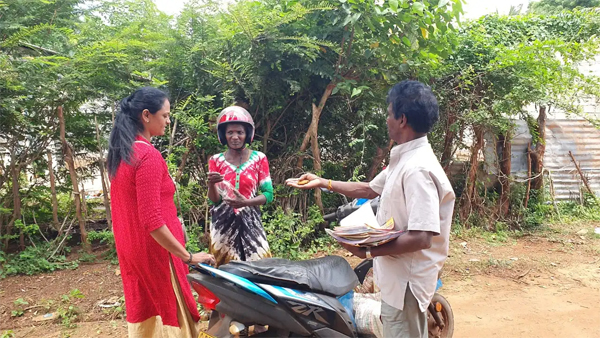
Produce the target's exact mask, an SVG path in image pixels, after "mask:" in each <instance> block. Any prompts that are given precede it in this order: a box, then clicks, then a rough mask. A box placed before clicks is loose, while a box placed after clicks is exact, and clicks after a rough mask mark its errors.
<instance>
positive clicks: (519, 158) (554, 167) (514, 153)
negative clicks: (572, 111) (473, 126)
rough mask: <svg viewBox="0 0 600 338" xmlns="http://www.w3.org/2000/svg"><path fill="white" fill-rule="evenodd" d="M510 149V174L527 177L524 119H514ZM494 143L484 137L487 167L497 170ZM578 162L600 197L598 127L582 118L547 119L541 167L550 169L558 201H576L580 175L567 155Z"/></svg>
mask: <svg viewBox="0 0 600 338" xmlns="http://www.w3.org/2000/svg"><path fill="white" fill-rule="evenodd" d="M515 124H516V126H515V130H516V131H515V136H514V138H513V140H512V149H511V157H512V159H511V160H512V163H511V174H512V175H513V176H514V177H515V178H516V179H518V180H522V179H525V178H526V176H527V146H528V145H529V142H531V135H530V134H529V130H528V129H527V124H526V123H525V122H524V121H520V120H519V121H515ZM494 143H495V142H494V141H493V138H492V137H491V135H489V136H487V137H486V148H485V158H486V169H487V172H488V173H490V174H495V173H496V172H497V168H496V149H495V144H494ZM569 151H571V152H572V153H573V156H574V157H575V159H576V160H577V161H578V162H579V163H580V167H581V170H582V171H583V173H584V175H585V176H586V178H587V180H588V182H589V184H590V186H591V188H592V190H594V192H595V193H596V195H599V196H600V130H598V129H596V128H595V127H594V126H593V125H592V124H591V123H589V122H587V121H585V120H581V119H577V120H576V119H548V120H547V122H546V154H545V157H544V166H545V167H546V169H548V170H549V171H550V174H551V177H552V181H553V184H554V190H555V198H556V199H557V200H570V199H573V200H579V196H580V187H582V186H583V182H582V181H581V177H580V176H579V173H578V172H577V169H576V168H575V165H574V164H573V161H572V160H571V157H570V156H569Z"/></svg>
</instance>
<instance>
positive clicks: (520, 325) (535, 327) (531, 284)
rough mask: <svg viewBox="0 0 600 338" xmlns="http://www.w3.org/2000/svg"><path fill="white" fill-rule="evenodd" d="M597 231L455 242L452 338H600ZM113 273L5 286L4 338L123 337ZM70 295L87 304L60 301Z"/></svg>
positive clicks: (90, 267) (90, 269)
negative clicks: (59, 311)
mask: <svg viewBox="0 0 600 338" xmlns="http://www.w3.org/2000/svg"><path fill="white" fill-rule="evenodd" d="M596 227H600V224H592V223H588V224H579V225H569V226H554V227H552V228H550V229H548V230H546V231H544V232H540V233H537V234H536V235H528V236H522V237H519V238H514V237H506V236H502V235H501V234H500V235H498V234H488V233H472V232H471V233H465V232H463V233H462V234H461V235H453V237H452V239H451V249H450V258H449V259H448V261H447V263H446V265H445V267H444V274H443V281H444V286H443V288H442V289H441V290H440V293H441V294H443V295H444V296H445V297H446V298H447V299H448V300H449V302H450V304H451V306H452V308H453V311H454V316H455V333H454V337H457V338H461V337H466V338H483V337H528V338H534V337H540V338H542V337H543V338H550V337H561V338H563V337H578V338H585V337H590V338H592V337H600V312H598V311H597V306H598V304H600V235H596V234H594V229H595V228H596ZM340 254H342V253H341V252H340ZM349 260H350V261H351V263H355V262H356V259H353V258H349ZM116 270H117V267H116V266H114V265H110V264H108V263H107V262H100V263H94V264H83V265H80V267H79V268H78V269H76V270H72V271H58V272H54V273H49V274H44V275H38V276H18V277H10V278H6V279H3V280H0V334H2V333H5V332H7V331H8V330H12V331H13V333H14V337H48V338H49V337H126V335H127V327H126V322H125V320H124V319H123V318H122V313H121V312H119V311H117V310H116V308H101V307H99V306H98V302H100V301H105V303H107V301H110V302H113V301H115V300H118V298H119V297H121V296H122V287H121V281H120V277H119V276H118V274H117V273H116ZM74 289H78V290H79V291H80V292H81V293H82V294H83V295H84V297H83V298H81V299H74V300H69V301H62V300H61V297H62V296H63V295H66V294H69V293H70V292H71V291H72V290H74ZM19 298H22V299H23V300H25V301H26V302H27V303H28V304H27V305H23V306H21V309H24V310H25V311H24V315H23V316H21V317H16V318H14V317H11V312H12V311H13V310H15V309H17V307H18V306H17V305H15V303H14V302H15V300H17V299H19ZM111 298H112V299H111ZM49 301H53V303H52V304H50V303H49ZM110 302H108V303H110ZM58 306H62V307H63V308H67V307H68V306H75V307H77V308H79V310H80V315H79V316H78V318H77V319H76V320H77V322H76V324H77V327H76V328H74V329H69V328H66V327H65V325H64V324H61V323H60V322H59V321H46V322H35V321H34V318H35V317H37V316H40V315H43V314H45V313H47V312H52V311H55V310H56V308H57V307H58ZM47 309H49V310H47ZM1 337H3V338H4V337H5V336H1Z"/></svg>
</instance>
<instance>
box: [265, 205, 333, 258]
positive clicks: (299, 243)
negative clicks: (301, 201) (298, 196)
mask: <svg viewBox="0 0 600 338" xmlns="http://www.w3.org/2000/svg"><path fill="white" fill-rule="evenodd" d="M322 222H323V217H322V215H321V214H320V212H319V209H318V208H317V207H316V206H313V207H310V208H309V215H308V220H307V221H306V222H304V221H302V218H301V215H299V214H297V213H286V212H285V211H284V210H283V209H281V207H278V208H277V209H275V211H274V212H272V213H271V214H267V213H264V214H263V224H264V227H265V231H266V233H267V241H268V242H269V247H270V248H271V252H272V254H273V256H275V257H282V258H288V259H303V258H307V256H308V253H307V250H308V249H310V248H314V247H315V244H316V243H318V241H317V236H315V234H316V230H317V226H318V225H319V224H320V223H322Z"/></svg>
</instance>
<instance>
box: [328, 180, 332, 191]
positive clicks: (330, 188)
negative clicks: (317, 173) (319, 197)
mask: <svg viewBox="0 0 600 338" xmlns="http://www.w3.org/2000/svg"><path fill="white" fill-rule="evenodd" d="M327 190H329V191H333V187H332V186H331V180H329V185H327Z"/></svg>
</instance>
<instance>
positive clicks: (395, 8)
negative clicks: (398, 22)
mask: <svg viewBox="0 0 600 338" xmlns="http://www.w3.org/2000/svg"><path fill="white" fill-rule="evenodd" d="M390 8H391V9H392V10H393V11H394V12H397V11H398V0H390Z"/></svg>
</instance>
